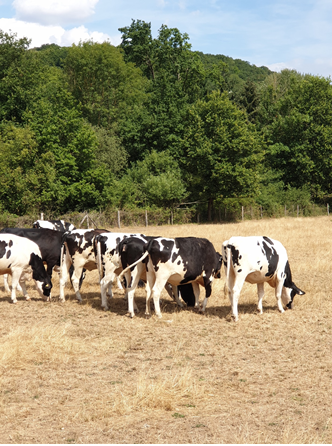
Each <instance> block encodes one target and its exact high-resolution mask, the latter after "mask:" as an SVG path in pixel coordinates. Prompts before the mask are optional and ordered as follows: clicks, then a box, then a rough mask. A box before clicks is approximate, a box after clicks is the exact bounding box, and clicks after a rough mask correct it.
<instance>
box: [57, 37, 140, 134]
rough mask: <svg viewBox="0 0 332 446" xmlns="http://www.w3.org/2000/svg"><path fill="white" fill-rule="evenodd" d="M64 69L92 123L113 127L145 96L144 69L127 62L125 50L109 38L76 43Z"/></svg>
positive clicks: (76, 96)
mask: <svg viewBox="0 0 332 446" xmlns="http://www.w3.org/2000/svg"><path fill="white" fill-rule="evenodd" d="M64 69H65V72H66V74H67V76H68V82H69V88H70V91H71V92H72V94H73V96H74V97H75V99H76V100H77V101H78V102H79V103H80V104H81V106H82V113H83V116H84V117H85V118H86V119H87V120H88V121H89V122H90V123H91V124H92V125H95V126H99V127H105V128H108V129H110V128H112V127H113V126H114V125H115V124H116V123H117V122H118V121H119V120H120V119H121V118H124V119H126V118H127V116H128V115H130V114H131V113H133V109H135V107H136V106H140V104H141V103H142V101H143V100H144V99H145V83H146V80H145V79H144V78H143V76H142V75H141V71H140V70H139V69H137V68H135V67H134V65H133V64H130V63H125V62H124V60H123V54H122V52H121V50H120V49H118V48H116V47H114V46H112V45H111V44H110V43H109V42H104V43H94V42H92V41H87V42H81V43H79V44H78V45H73V46H72V47H71V48H69V49H68V54H67V57H66V59H65V62H64Z"/></svg>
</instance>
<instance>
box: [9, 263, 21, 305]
mask: <svg viewBox="0 0 332 446" xmlns="http://www.w3.org/2000/svg"><path fill="white" fill-rule="evenodd" d="M21 275H22V270H21V269H19V270H14V271H13V270H12V293H11V299H12V302H13V304H16V302H17V299H16V288H17V285H18V283H19V281H20V277H21Z"/></svg>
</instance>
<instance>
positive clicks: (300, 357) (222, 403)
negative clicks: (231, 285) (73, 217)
mask: <svg viewBox="0 0 332 446" xmlns="http://www.w3.org/2000/svg"><path fill="white" fill-rule="evenodd" d="M109 229H110V230H113V231H116V229H114V228H113V229H112V228H109ZM121 231H123V232H131V231H134V232H140V231H141V232H143V233H145V234H147V235H156V236H158V235H162V236H169V237H176V236H197V237H198V236H199V237H206V238H208V239H209V240H210V241H211V242H212V243H213V244H214V246H215V248H216V250H217V251H219V252H221V243H222V242H223V241H224V240H226V239H228V238H230V237H231V236H232V235H244V236H246V235H267V236H269V237H272V238H274V239H277V240H279V241H281V242H282V243H283V244H284V246H285V247H286V249H287V252H288V257H289V262H290V267H291V270H292V274H293V280H294V282H295V283H296V285H297V286H299V287H300V288H301V289H303V290H304V291H305V292H306V295H305V296H296V297H295V299H294V309H293V310H288V311H286V312H285V313H284V314H280V313H279V312H278V310H277V305H276V299H275V297H274V290H273V289H272V288H270V287H269V286H268V285H266V286H265V292H266V294H265V297H264V301H263V311H264V314H263V315H258V314H256V311H255V310H256V305H257V289H256V286H255V285H249V284H245V286H244V287H243V289H242V292H241V296H240V300H239V322H238V323H234V322H232V321H231V319H230V315H229V313H230V304H229V300H228V297H225V296H224V283H225V282H224V272H223V271H222V278H221V279H220V280H215V281H214V283H213V292H212V296H211V297H210V299H209V302H208V305H207V309H206V315H202V314H198V313H197V312H196V311H194V310H193V309H178V308H177V306H176V304H175V303H174V302H172V301H171V300H170V298H169V297H168V296H167V294H166V292H164V293H163V303H162V306H161V309H162V314H163V318H162V319H161V320H158V319H157V318H156V317H155V316H154V315H153V316H152V318H151V319H145V316H144V308H145V291H144V289H139V290H137V292H136V296H137V298H136V302H137V305H138V307H139V309H140V313H139V314H138V315H137V316H136V317H135V318H134V319H130V318H128V317H127V316H126V313H127V304H126V302H124V300H123V293H122V292H120V291H119V290H117V289H115V288H114V299H113V300H112V301H111V302H110V311H108V312H104V311H102V310H101V308H100V287H99V285H98V273H97V271H92V272H87V277H86V279H85V283H84V284H83V287H82V297H83V304H82V305H79V304H78V303H77V302H76V300H75V298H74V292H73V290H72V289H71V288H70V287H69V286H68V287H67V289H66V302H65V303H59V302H58V301H57V297H58V295H59V279H58V275H57V274H56V273H53V285H54V287H53V291H52V295H53V302H51V303H46V302H43V301H42V300H41V299H40V298H39V296H38V294H37V291H36V290H34V289H33V290H32V289H30V288H32V282H31V283H30V284H29V285H28V291H29V294H30V295H31V296H33V299H32V300H31V301H30V302H26V301H24V300H23V298H22V297H21V295H20V293H18V303H17V304H16V305H13V304H11V303H9V302H10V297H9V295H7V294H6V293H5V292H4V290H3V286H2V285H1V284H2V279H1V278H0V312H1V321H0V336H1V343H0V367H1V378H0V413H1V420H2V422H1V426H0V442H1V443H65V444H66V443H67V444H70V443H331V442H332V423H331V420H332V392H331V382H332V296H331V283H332V281H331V273H330V271H331V262H332V249H331V239H332V219H331V217H316V218H292V219H271V220H258V221H245V222H241V223H236V224H227V225H186V226H158V227H148V228H145V227H144V228H143V227H142V228H137V227H135V228H122V229H121ZM203 295H204V293H203V289H201V296H200V300H201V301H202V300H203Z"/></svg>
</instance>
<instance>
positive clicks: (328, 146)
mask: <svg viewBox="0 0 332 446" xmlns="http://www.w3.org/2000/svg"><path fill="white" fill-rule="evenodd" d="M285 74H288V75H289V74H291V76H288V79H289V82H288V87H287V88H285V90H284V91H283V94H282V95H280V96H279V97H278V96H277V94H276V100H275V103H274V113H275V117H274V119H273V121H271V122H270V123H268V124H267V125H265V126H264V127H263V130H264V132H265V134H266V136H267V138H268V139H269V141H270V144H269V148H268V151H267V161H268V162H269V165H270V167H271V168H272V169H273V170H275V171H277V172H279V173H280V178H281V179H282V181H283V182H284V184H285V185H290V186H291V187H296V188H302V187H303V186H306V185H307V186H308V187H310V189H311V191H312V194H313V196H315V197H316V198H319V197H322V196H323V195H325V194H331V192H332V175H331V169H332V143H331V141H332V87H331V84H330V79H325V78H320V77H317V76H309V75H306V76H298V75H296V74H293V75H292V73H283V75H284V77H285ZM273 91H275V89H274V90H273ZM277 92H278V90H277Z"/></svg>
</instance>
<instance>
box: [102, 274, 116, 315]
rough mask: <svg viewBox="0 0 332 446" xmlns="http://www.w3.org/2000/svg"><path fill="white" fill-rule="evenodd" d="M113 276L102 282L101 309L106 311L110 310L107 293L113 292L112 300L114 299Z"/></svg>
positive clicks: (104, 278) (105, 278)
mask: <svg viewBox="0 0 332 446" xmlns="http://www.w3.org/2000/svg"><path fill="white" fill-rule="evenodd" d="M112 280H113V275H112V276H109V275H107V276H104V277H103V278H102V279H101V281H100V292H101V307H102V308H104V310H108V304H107V292H108V293H109V292H111V294H110V298H112V297H113V294H112Z"/></svg>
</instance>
